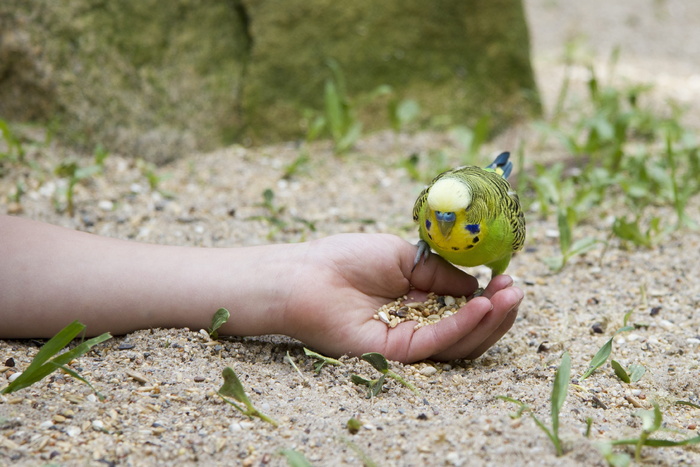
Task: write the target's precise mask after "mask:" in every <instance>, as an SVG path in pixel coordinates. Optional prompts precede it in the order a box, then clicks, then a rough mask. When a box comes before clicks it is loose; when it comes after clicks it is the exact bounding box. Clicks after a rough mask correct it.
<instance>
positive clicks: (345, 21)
mask: <svg viewBox="0 0 700 467" xmlns="http://www.w3.org/2000/svg"><path fill="white" fill-rule="evenodd" d="M328 59H335V60H337V61H338V63H339V64H340V67H341V69H342V70H343V71H344V74H345V78H346V81H347V89H348V93H349V94H350V96H351V97H352V98H353V99H356V98H361V97H362V96H363V95H366V94H367V93H368V92H370V91H371V90H373V89H374V88H376V87H377V86H378V85H381V84H389V85H391V86H392V87H393V89H394V90H395V95H396V96H397V97H400V98H403V97H410V98H414V99H416V100H418V101H419V102H420V104H421V107H422V109H423V116H424V117H426V118H428V117H430V116H435V115H446V116H448V119H449V120H450V121H452V122H454V123H464V124H470V123H473V122H474V121H475V120H476V119H477V118H478V117H480V116H481V115H485V114H488V115H491V116H492V117H493V119H492V122H494V123H495V124H496V126H502V125H506V124H508V123H509V122H511V121H513V120H514V119H517V118H520V117H522V116H525V115H529V114H531V113H532V112H533V111H534V112H536V111H538V109H539V100H538V97H537V92H536V89H535V84H534V79H533V74H532V69H531V67H530V61H529V46H528V33H527V27H526V24H525V19H524V16H523V9H522V5H521V1H520V0H489V1H483V0H482V1H479V0H468V1H460V0H439V1H433V2H425V1H421V0H383V1H381V2H378V1H374V0H354V1H352V2H337V1H332V0H285V1H281V0H230V1H222V2H203V1H197V0H177V1H175V2H157V1H155V0H140V1H135V0H134V1H124V2H97V1H94V0H92V1H91V0H72V1H70V2H56V1H53V0H3V1H2V2H0V118H4V119H7V120H20V121H32V122H39V123H43V124H50V125H51V127H52V128H53V129H54V131H55V132H56V133H57V134H58V136H60V137H62V138H64V139H68V140H69V141H71V142H73V143H76V144H78V145H81V146H84V147H86V148H88V149H91V148H92V147H94V145H96V144H102V145H103V146H105V147H107V148H108V149H111V150H117V151H120V152H123V153H129V154H133V155H136V156H143V157H147V158H150V159H152V160H157V161H164V160H167V159H169V158H172V157H178V156H179V155H181V154H185V153H187V152H189V151H191V150H193V149H194V148H198V149H211V148H214V147H217V146H221V145H224V144H227V143H231V142H234V141H242V140H243V138H245V137H246V136H247V137H250V138H252V140H253V141H270V140H280V139H290V138H298V137H300V136H301V135H303V134H304V128H303V125H302V121H303V119H302V112H303V111H304V110H305V109H318V110H320V109H322V107H323V103H322V100H323V84H324V81H325V80H326V79H327V78H328V77H329V76H330V75H331V71H330V69H329V68H328V66H327V61H328ZM385 104H386V102H375V104H374V106H372V105H370V106H368V107H366V108H365V111H364V112H361V113H360V118H361V119H362V120H363V121H365V122H366V123H367V125H368V126H369V127H370V128H379V127H381V126H386V125H387V124H388V118H387V116H386V112H385V110H386V109H385V107H386V106H385ZM246 140H247V139H246Z"/></svg>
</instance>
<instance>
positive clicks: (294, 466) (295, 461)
mask: <svg viewBox="0 0 700 467" xmlns="http://www.w3.org/2000/svg"><path fill="white" fill-rule="evenodd" d="M280 454H282V455H283V456H284V457H285V458H286V459H287V464H289V466H290V467H312V464H311V462H309V461H308V459H307V458H306V457H305V456H304V455H303V454H302V453H300V452H299V451H295V450H294V449H282V450H281V451H280Z"/></svg>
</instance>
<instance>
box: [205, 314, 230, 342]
mask: <svg viewBox="0 0 700 467" xmlns="http://www.w3.org/2000/svg"><path fill="white" fill-rule="evenodd" d="M230 317H231V313H229V311H228V310H227V309H226V308H219V309H218V310H216V313H214V316H213V317H212V319H211V328H209V335H210V336H211V338H212V339H214V340H216V339H218V338H219V333H218V332H217V331H218V329H219V328H220V327H221V326H223V325H224V324H225V323H226V321H228V320H229V318H230Z"/></svg>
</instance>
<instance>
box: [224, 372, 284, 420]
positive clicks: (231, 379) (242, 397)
mask: <svg viewBox="0 0 700 467" xmlns="http://www.w3.org/2000/svg"><path fill="white" fill-rule="evenodd" d="M222 376H223V377H224V384H223V385H222V386H221V388H219V390H218V391H217V394H218V395H219V397H221V399H223V400H224V402H226V403H227V404H230V405H232V406H233V407H235V408H236V409H237V410H238V411H239V412H241V413H242V414H243V415H246V416H247V417H249V418H253V417H257V418H259V419H260V420H263V421H265V422H267V423H270V424H271V425H273V426H278V423H277V421H276V420H274V419H272V418H270V417H268V416H267V415H265V414H264V413H262V412H260V411H259V410H258V409H256V408H255V407H254V406H253V403H252V402H250V399H248V395H247V394H246V393H245V389H243V385H242V384H241V381H240V380H239V379H238V376H237V375H236V372H235V371H233V369H232V368H231V367H228V366H227V367H226V368H224V370H223V371H222ZM228 397H233V398H234V399H235V400H237V401H238V402H240V403H242V404H243V405H245V408H243V407H241V406H240V405H238V404H236V403H235V402H233V401H232V400H230V399H228Z"/></svg>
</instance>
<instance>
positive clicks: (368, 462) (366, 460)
mask: <svg viewBox="0 0 700 467" xmlns="http://www.w3.org/2000/svg"><path fill="white" fill-rule="evenodd" d="M340 440H341V441H342V442H343V443H345V444H346V445H347V446H348V447H349V448H350V449H352V450H353V451H354V452H355V454H357V457H359V458H360V461H362V465H363V466H364V467H377V466H378V464H377V463H376V462H374V461H373V460H372V459H370V457H369V456H368V455H367V453H365V452H364V451H363V450H362V449H360V447H359V446H358V445H357V444H355V443H353V442H352V441H351V440H349V439H347V438H345V437H344V436H341V437H340Z"/></svg>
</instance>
